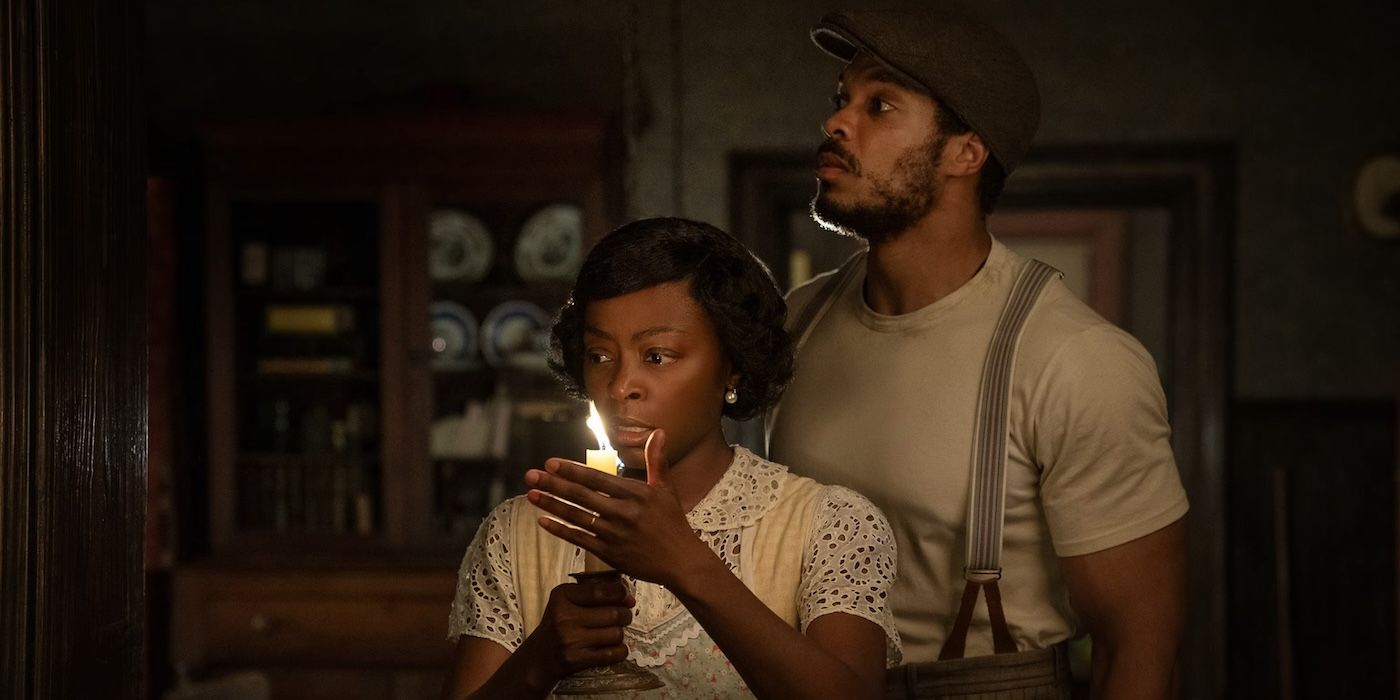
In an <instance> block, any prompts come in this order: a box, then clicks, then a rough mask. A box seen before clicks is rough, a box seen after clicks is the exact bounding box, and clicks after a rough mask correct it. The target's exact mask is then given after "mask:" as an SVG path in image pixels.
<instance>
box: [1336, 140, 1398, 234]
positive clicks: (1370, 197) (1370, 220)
mask: <svg viewBox="0 0 1400 700" xmlns="http://www.w3.org/2000/svg"><path fill="white" fill-rule="evenodd" d="M1349 205H1350V206H1349V207H1348V208H1349V209H1350V214H1351V222H1352V225H1353V226H1355V227H1356V228H1358V229H1360V230H1361V231H1362V232H1363V233H1365V234H1366V235H1368V236H1372V237H1375V238H1379V239H1382V240H1392V241H1396V240H1400V149H1396V150H1395V151H1392V152H1388V153H1377V154H1376V155H1374V156H1372V157H1371V158H1369V159H1367V160H1366V162H1365V163H1362V165H1361V167H1360V168H1358V169H1357V171H1356V176H1355V178H1354V179H1353V180H1352V185H1351V199H1350V202H1349Z"/></svg>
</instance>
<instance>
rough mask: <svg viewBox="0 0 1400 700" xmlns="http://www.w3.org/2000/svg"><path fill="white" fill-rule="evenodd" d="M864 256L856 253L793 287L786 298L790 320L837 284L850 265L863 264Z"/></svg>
mask: <svg viewBox="0 0 1400 700" xmlns="http://www.w3.org/2000/svg"><path fill="white" fill-rule="evenodd" d="M864 256H865V253H856V254H855V255H852V256H851V257H849V258H847V259H846V260H845V261H844V262H842V263H841V264H840V265H838V266H837V267H834V268H832V269H830V270H827V271H826V272H823V273H820V274H818V275H816V276H814V277H812V278H811V279H809V280H807V281H806V282H803V283H802V284H800V285H798V286H796V287H793V288H792V290H791V291H789V292H788V293H787V296H786V297H785V298H786V300H787V307H788V319H789V320H791V319H792V318H793V317H794V316H795V315H796V314H798V313H800V312H801V310H802V309H803V308H805V307H806V306H807V304H809V303H811V301H812V299H814V298H815V297H816V296H817V295H818V294H821V293H822V291H823V290H825V289H826V288H828V287H830V286H831V285H833V284H836V283H837V281H838V278H837V276H838V275H840V274H841V272H842V271H843V270H845V269H846V268H847V266H848V265H859V264H860V262H861V260H860V259H861V258H863V257H864Z"/></svg>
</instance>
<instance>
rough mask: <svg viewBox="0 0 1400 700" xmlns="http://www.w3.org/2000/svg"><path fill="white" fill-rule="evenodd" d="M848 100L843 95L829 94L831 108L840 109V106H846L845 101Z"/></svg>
mask: <svg viewBox="0 0 1400 700" xmlns="http://www.w3.org/2000/svg"><path fill="white" fill-rule="evenodd" d="M848 101H849V100H848V99H847V98H846V96H845V95H832V96H831V108H832V109H841V108H842V107H845V106H846V103H847V102H848Z"/></svg>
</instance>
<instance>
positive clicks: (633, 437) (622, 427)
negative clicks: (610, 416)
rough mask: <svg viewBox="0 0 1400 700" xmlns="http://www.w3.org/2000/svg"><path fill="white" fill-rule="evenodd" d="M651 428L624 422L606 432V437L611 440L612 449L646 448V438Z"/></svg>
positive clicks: (649, 434)
mask: <svg viewBox="0 0 1400 700" xmlns="http://www.w3.org/2000/svg"><path fill="white" fill-rule="evenodd" d="M652 430H654V428H652V427H651V426H648V425H643V424H641V423H635V422H632V421H626V422H623V423H617V424H614V425H613V426H612V429H611V430H609V431H608V437H609V438H610V439H612V443H613V447H614V448H617V449H622V448H624V447H637V448H641V447H644V446H646V444H647V438H648V437H650V436H651V431H652Z"/></svg>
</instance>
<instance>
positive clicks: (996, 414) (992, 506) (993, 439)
mask: <svg viewBox="0 0 1400 700" xmlns="http://www.w3.org/2000/svg"><path fill="white" fill-rule="evenodd" d="M1059 274H1060V273H1059V271H1058V270H1056V269H1055V268H1053V267H1050V266H1049V265H1046V264H1045V263H1042V262H1040V261H1038V260H1027V261H1026V265H1025V266H1024V267H1022V268H1021V272H1020V274H1019V275H1017V276H1016V282H1015V284H1014V285H1013V286H1012V288H1011V296H1010V297H1009V298H1008V299H1007V300H1006V306H1005V307H1003V308H1002V310H1001V317H1000V318H998V319H997V325H996V329H995V330H994V331H993V333H992V343H991V346H990V347H989V348H988V349H987V359H986V362H985V363H984V365H983V367H982V384H981V387H980V391H979V394H978V397H977V428H976V430H975V431H974V432H973V443H972V449H973V455H972V459H973V463H972V476H971V479H970V481H971V485H970V488H969V491H970V496H969V500H968V511H967V553H966V568H965V569H964V574H965V575H966V576H967V585H966V587H965V588H964V589H963V597H962V602H961V604H960V606H959V608H958V616H957V618H956V619H955V620H954V623H953V629H952V630H950V631H949V633H948V638H947V639H946V640H945V641H944V643H943V650H942V651H941V652H939V655H938V658H939V659H960V658H962V655H963V649H964V647H965V646H966V643H967V631H968V628H969V627H970V626H971V624H972V611H973V609H974V608H975V607H976V606H977V593H978V591H982V590H985V591H986V593H987V612H988V614H989V616H990V618H991V623H992V642H993V645H994V647H995V649H996V653H998V654H1002V653H1007V652H1014V651H1016V643H1015V640H1013V639H1012V638H1011V632H1010V630H1009V629H1008V628H1007V625H1006V615H1005V614H1004V613H1003V611H1002V606H1001V590H1000V589H999V588H998V587H997V579H999V578H1001V541H1002V524H1003V522H1004V521H1005V517H1006V441H1007V436H1008V434H1009V433H1008V431H1007V418H1008V413H1009V410H1008V409H1009V406H1010V403H1011V400H1010V393H1011V368H1012V365H1013V364H1014V362H1015V355H1016V346H1017V345H1018V344H1019V342H1020V339H1021V331H1022V329H1023V328H1024V327H1025V323H1026V318H1027V317H1029V316H1030V312H1031V309H1032V308H1033V307H1034V306H1035V302H1036V299H1038V298H1039V297H1040V293H1041V291H1042V290H1043V289H1044V288H1045V285H1046V284H1047V283H1048V282H1049V281H1050V280H1051V279H1052V278H1054V277H1056V276H1058V275H1059Z"/></svg>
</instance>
